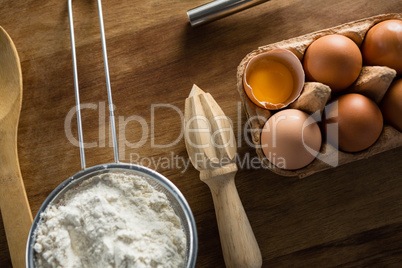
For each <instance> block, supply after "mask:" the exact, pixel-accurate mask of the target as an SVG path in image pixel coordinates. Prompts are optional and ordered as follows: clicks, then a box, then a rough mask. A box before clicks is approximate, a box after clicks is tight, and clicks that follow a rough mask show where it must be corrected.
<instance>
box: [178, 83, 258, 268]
mask: <svg viewBox="0 0 402 268" xmlns="http://www.w3.org/2000/svg"><path fill="white" fill-rule="evenodd" d="M184 117H185V131H184V135H185V142H186V148H187V152H188V155H189V157H190V159H191V163H192V164H193V166H194V167H195V168H196V169H197V170H199V171H200V179H201V180H202V181H203V182H205V183H206V184H207V185H208V186H209V188H210V190H211V194H212V198H213V201H214V206H215V213H216V218H217V222H218V228H219V235H220V240H221V244H222V251H223V257H224V260H225V264H226V267H235V268H242V267H248V268H251V267H253V268H254V267H261V265H262V258H261V252H260V249H259V247H258V244H257V241H256V239H255V236H254V233H253V230H252V229H251V226H250V223H249V220H248V218H247V215H246V213H245V211H244V208H243V205H242V203H241V201H240V198H239V195H238V192H237V189H236V186H235V183H234V177H235V175H236V172H237V166H236V163H235V155H236V140H235V137H234V133H233V129H232V126H231V124H230V122H229V120H228V118H227V117H226V116H225V114H224V113H223V111H222V109H221V108H220V107H219V105H218V104H217V103H216V101H215V100H214V99H213V97H212V96H211V94H209V93H205V92H204V91H202V90H201V89H200V88H199V87H197V86H196V85H194V86H193V89H192V90H191V92H190V95H189V97H188V98H187V99H186V104H185V111H184Z"/></svg>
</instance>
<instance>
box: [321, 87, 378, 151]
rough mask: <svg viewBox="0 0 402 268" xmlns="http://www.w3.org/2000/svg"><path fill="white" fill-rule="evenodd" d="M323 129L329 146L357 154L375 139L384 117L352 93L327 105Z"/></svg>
mask: <svg viewBox="0 0 402 268" xmlns="http://www.w3.org/2000/svg"><path fill="white" fill-rule="evenodd" d="M322 127H323V132H324V133H325V135H326V138H327V141H328V142H329V143H330V144H332V145H333V146H335V147H338V148H339V149H340V150H342V151H345V152H358V151H362V150H364V149H367V148H368V147H370V146H371V145H372V144H374V142H375V141H376V140H377V139H378V137H379V136H380V134H381V131H382V128H383V118H382V114H381V111H380V108H378V106H377V104H376V103H375V102H374V101H372V100H371V99H369V98H367V97H365V96H363V95H360V94H356V93H351V94H345V95H342V96H340V97H338V98H336V99H334V100H333V101H331V102H330V103H329V104H327V106H326V107H325V110H324V120H323V126H322Z"/></svg>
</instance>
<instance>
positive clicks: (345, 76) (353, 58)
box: [303, 34, 363, 92]
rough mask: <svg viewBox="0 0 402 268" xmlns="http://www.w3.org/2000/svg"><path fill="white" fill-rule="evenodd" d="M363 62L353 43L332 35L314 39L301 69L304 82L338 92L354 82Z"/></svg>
mask: <svg viewBox="0 0 402 268" xmlns="http://www.w3.org/2000/svg"><path fill="white" fill-rule="evenodd" d="M362 62H363V60H362V55H361V52H360V49H359V47H358V46H357V45H356V43H355V42H353V41H352V40H351V39H350V38H348V37H346V36H343V35H339V34H332V35H326V36H323V37H321V38H319V39H317V40H316V41H314V42H313V43H312V44H311V45H310V46H309V47H308V48H307V50H306V53H305V54H304V59H303V67H304V71H305V73H306V77H307V80H309V81H315V82H321V83H323V84H326V85H328V86H329V87H330V88H331V89H332V91H333V92H338V91H341V90H344V89H346V88H347V87H349V86H350V85H351V84H352V83H353V82H354V81H355V80H356V79H357V77H358V76H359V74H360V71H361V68H362Z"/></svg>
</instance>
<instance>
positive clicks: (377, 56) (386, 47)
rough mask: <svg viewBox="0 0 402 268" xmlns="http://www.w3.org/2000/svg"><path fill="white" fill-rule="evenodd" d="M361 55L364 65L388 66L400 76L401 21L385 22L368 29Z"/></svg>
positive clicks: (401, 70) (401, 67)
mask: <svg viewBox="0 0 402 268" xmlns="http://www.w3.org/2000/svg"><path fill="white" fill-rule="evenodd" d="M362 54H363V59H364V64H365V65H379V66H388V67H390V68H392V69H395V70H396V71H397V73H398V74H402V20H386V21H383V22H380V23H378V24H376V25H374V26H373V27H372V28H370V30H368V32H367V34H366V36H365V38H364V41H363V44H362Z"/></svg>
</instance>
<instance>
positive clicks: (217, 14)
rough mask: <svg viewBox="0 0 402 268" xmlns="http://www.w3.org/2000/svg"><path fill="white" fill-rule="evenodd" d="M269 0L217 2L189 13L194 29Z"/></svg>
mask: <svg viewBox="0 0 402 268" xmlns="http://www.w3.org/2000/svg"><path fill="white" fill-rule="evenodd" d="M267 1H268V0H215V1H212V2H209V3H207V4H205V5H202V6H199V7H196V8H193V9H190V10H188V11H187V16H188V19H189V20H190V24H191V26H192V27H195V26H200V25H203V24H206V23H209V22H212V21H215V20H218V19H221V18H224V17H227V16H229V15H232V14H234V13H237V12H239V11H242V10H245V9H247V8H250V7H253V6H256V5H259V4H261V3H264V2H267Z"/></svg>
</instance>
